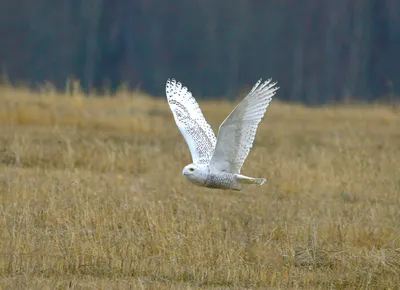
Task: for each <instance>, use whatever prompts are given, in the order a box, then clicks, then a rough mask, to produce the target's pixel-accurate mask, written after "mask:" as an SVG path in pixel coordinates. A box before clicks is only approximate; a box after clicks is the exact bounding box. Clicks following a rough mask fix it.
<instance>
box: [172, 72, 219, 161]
mask: <svg viewBox="0 0 400 290" xmlns="http://www.w3.org/2000/svg"><path fill="white" fill-rule="evenodd" d="M165 91H166V95H167V99H168V104H169V107H170V108H171V111H172V113H173V115H174V119H175V122H176V125H177V126H178V128H179V130H180V131H181V133H182V135H183V137H184V138H185V140H186V143H187V144H188V146H189V150H190V153H191V155H192V159H193V163H204V164H208V163H209V162H210V160H211V157H212V154H213V152H214V148H215V144H216V142H217V141H216V137H215V134H214V131H213V130H212V128H211V126H210V125H209V124H208V123H207V121H206V120H205V119H204V116H203V113H202V112H201V110H200V107H199V105H198V104H197V102H196V100H195V98H194V97H193V96H192V93H191V92H190V91H188V89H187V88H186V87H184V86H182V84H181V83H180V82H177V81H176V80H175V79H168V80H167V84H166V86H165Z"/></svg>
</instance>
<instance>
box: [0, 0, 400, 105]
mask: <svg viewBox="0 0 400 290" xmlns="http://www.w3.org/2000/svg"><path fill="white" fill-rule="evenodd" d="M0 39H1V45H0V65H1V66H2V69H3V71H5V72H6V73H7V75H8V77H9V79H10V80H11V81H12V82H17V81H21V80H22V81H24V82H26V83H28V84H29V85H31V86H33V87H34V86H35V85H38V84H40V83H43V82H44V81H50V82H52V83H54V84H55V85H56V86H57V87H58V88H59V89H62V88H63V87H64V86H65V83H66V80H67V79H68V78H69V77H75V78H77V79H79V80H81V83H82V85H83V87H84V88H85V89H87V90H90V89H92V88H97V89H98V90H101V88H103V87H104V86H105V85H107V86H109V87H111V88H117V87H118V86H119V85H120V84H121V83H125V84H127V85H128V86H129V87H130V88H139V89H141V90H144V91H146V92H149V93H150V94H153V95H163V94H164V85H165V81H166V79H167V78H168V77H175V78H177V79H179V80H180V81H182V82H184V84H185V85H187V86H188V87H190V89H191V91H192V92H193V93H195V94H196V95H198V96H205V97H221V96H225V97H229V98H234V97H235V96H237V94H238V93H240V92H241V91H242V90H244V89H245V88H246V87H250V86H252V85H253V84H254V83H255V82H256V81H257V80H258V79H259V78H260V77H272V78H273V79H274V80H277V81H279V84H280V86H281V89H280V91H279V96H278V97H279V98H281V99H282V100H287V101H295V102H305V103H308V104H323V103H326V102H335V101H341V100H343V99H344V98H348V97H352V98H355V99H359V100H366V101H369V100H374V99H377V98H380V97H382V96H386V95H390V94H391V95H395V94H396V93H399V91H400V53H399V52H400V1H398V0H336V1H332V0H302V1H297V0H280V1H277V0H229V1H228V0H191V1H185V0H168V1H167V0H131V1H125V0H84V1H79V0H74V1H71V0H57V1H54V0H36V1H34V2H33V1H28V0H12V1H11V0H0Z"/></svg>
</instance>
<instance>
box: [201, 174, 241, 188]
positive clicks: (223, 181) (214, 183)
mask: <svg viewBox="0 0 400 290" xmlns="http://www.w3.org/2000/svg"><path fill="white" fill-rule="evenodd" d="M205 186H206V187H210V188H219V189H233V190H241V189H242V185H241V184H240V183H238V182H237V181H236V179H235V175H234V173H230V172H210V173H209V174H208V177H207V180H206V184H205Z"/></svg>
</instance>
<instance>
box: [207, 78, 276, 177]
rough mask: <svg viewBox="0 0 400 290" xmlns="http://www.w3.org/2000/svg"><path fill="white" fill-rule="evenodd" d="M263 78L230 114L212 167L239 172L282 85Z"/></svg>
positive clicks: (220, 130) (220, 135) (218, 141)
mask: <svg viewBox="0 0 400 290" xmlns="http://www.w3.org/2000/svg"><path fill="white" fill-rule="evenodd" d="M275 85H276V82H274V83H272V82H271V79H268V80H267V81H265V82H264V83H262V84H261V79H260V80H259V81H258V82H257V83H256V84H255V86H254V87H253V89H252V90H251V91H250V93H249V94H248V95H247V96H246V97H245V98H244V99H243V100H242V101H241V102H240V103H239V104H238V105H237V106H236V108H235V109H234V110H233V111H232V112H231V113H230V114H229V116H228V117H227V118H226V119H225V121H224V122H223V123H222V124H221V126H220V127H219V130H218V137H217V144H216V147H215V150H214V154H213V156H212V158H211V162H210V167H211V168H213V169H216V170H219V171H229V172H233V173H240V169H241V168H242V166H243V163H244V161H245V159H246V157H247V155H248V154H249V152H250V149H251V147H253V142H254V138H255V136H256V132H257V127H258V124H259V123H260V121H261V119H262V118H263V116H264V113H265V111H266V110H267V107H268V106H269V103H270V101H271V99H272V97H273V96H274V95H275V92H276V90H278V89H279V87H274V86H275Z"/></svg>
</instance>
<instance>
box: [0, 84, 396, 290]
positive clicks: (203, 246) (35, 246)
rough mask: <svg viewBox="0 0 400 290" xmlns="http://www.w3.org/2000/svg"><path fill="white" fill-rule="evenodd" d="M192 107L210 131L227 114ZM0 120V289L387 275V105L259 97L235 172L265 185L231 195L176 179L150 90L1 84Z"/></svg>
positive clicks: (392, 208)
mask: <svg viewBox="0 0 400 290" xmlns="http://www.w3.org/2000/svg"><path fill="white" fill-rule="evenodd" d="M278 94H279V92H278ZM200 106H201V107H202V109H203V112H204V115H205V117H206V118H207V119H208V120H209V121H210V124H211V125H212V127H213V128H214V129H215V130H217V128H218V125H219V123H220V122H221V121H223V119H224V118H225V117H226V116H227V114H228V113H229V112H230V111H231V109H232V108H233V104H229V103H226V102H204V101H203V102H200ZM0 126H1V127H0V128H1V134H0V227H1V239H0V285H1V287H2V288H3V289H18V288H25V289H26V288H29V289H65V288H68V287H70V288H73V289H136V288H153V289H171V288H173V289H192V288H213V289H217V288H218V289H219V288H241V289H242V288H253V289H254V288H264V289H265V288H269V289H274V288H277V289H279V288H282V289H296V288H306V289H315V288H322V289H332V288H333V289H347V288H358V289H359V288H376V289H384V288H386V289H398V288H397V287H399V285H400V169H399V165H398V164H399V163H400V111H396V110H395V109H393V108H389V107H384V106H358V107H357V106H353V107H331V108H320V109H310V108H305V107H302V106H299V105H285V104H282V103H280V102H278V101H276V100H275V101H273V102H272V104H271V106H270V107H269V108H268V110H267V113H266V116H265V118H264V121H263V122H262V124H261V126H260V127H259V130H258V134H257V137H256V140H255V146H254V148H253V150H252V151H251V152H250V155H249V157H248V159H247V161H246V163H245V164H244V168H243V171H242V172H243V174H246V175H250V176H255V177H266V178H267V179H268V181H267V183H266V184H264V185H263V186H261V187H259V186H247V187H246V188H245V189H244V190H243V191H242V192H234V191H219V190H212V189H206V188H200V187H196V186H194V185H192V184H191V183H189V182H188V181H187V180H185V179H184V177H183V176H182V175H181V171H182V168H183V167H184V166H185V165H187V164H188V163H190V162H191V158H190V155H189V150H188V148H187V146H186V143H185V141H184V139H183V138H182V136H181V135H180V132H179V131H178V129H177V127H176V126H175V123H174V120H173V117H172V114H171V112H170V111H169V108H168V105H167V102H166V100H165V98H159V99H153V98H150V97H148V96H144V95H141V94H139V93H128V92H123V91H122V92H120V93H119V95H118V96H117V97H114V98H112V97H107V98H94V97H84V96H82V95H81V94H80V93H79V90H76V91H72V92H71V94H69V95H60V94H56V93H55V92H53V91H52V90H51V89H50V90H45V89H44V90H43V92H41V93H37V94H34V93H30V92H28V91H27V90H24V89H13V88H9V87H6V86H4V87H1V88H0ZM396 170H397V172H396Z"/></svg>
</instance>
